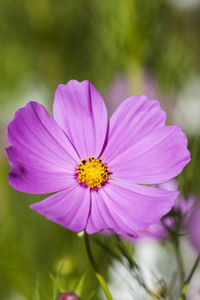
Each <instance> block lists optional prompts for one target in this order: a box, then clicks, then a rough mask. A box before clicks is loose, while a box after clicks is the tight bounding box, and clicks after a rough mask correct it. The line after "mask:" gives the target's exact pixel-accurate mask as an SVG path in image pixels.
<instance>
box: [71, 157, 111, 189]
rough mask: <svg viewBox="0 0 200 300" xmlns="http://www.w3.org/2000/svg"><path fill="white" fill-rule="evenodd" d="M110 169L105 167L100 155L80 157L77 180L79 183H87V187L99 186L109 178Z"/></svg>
mask: <svg viewBox="0 0 200 300" xmlns="http://www.w3.org/2000/svg"><path fill="white" fill-rule="evenodd" d="M109 171H110V169H108V168H107V167H106V164H105V162H104V161H103V159H102V157H100V158H98V159H95V157H94V156H89V158H88V160H86V159H85V158H81V163H79V164H78V166H77V169H76V173H77V180H78V182H80V183H83V184H87V185H88V187H89V188H91V189H93V188H101V187H102V185H103V184H104V183H105V182H106V181H107V180H108V179H110V176H109V175H110V172H109Z"/></svg>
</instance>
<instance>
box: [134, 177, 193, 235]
mask: <svg viewBox="0 0 200 300" xmlns="http://www.w3.org/2000/svg"><path fill="white" fill-rule="evenodd" d="M158 187H159V188H161V189H164V190H168V191H175V190H177V188H178V184H177V182H176V181H175V180H171V181H169V182H165V183H162V184H159V185H158ZM194 206H195V198H194V197H193V196H189V197H188V198H187V199H186V198H185V197H183V196H181V197H178V198H177V199H176V202H175V204H174V206H173V208H172V210H171V211H170V213H169V214H167V215H165V216H163V217H162V219H161V220H160V221H159V222H158V223H156V224H153V225H151V226H149V228H147V229H146V230H144V231H142V232H141V233H140V234H139V237H140V239H142V238H150V239H155V240H160V239H165V238H169V237H170V233H177V232H179V233H182V234H184V233H187V231H188V223H189V220H190V217H191V213H192V210H193V208H194Z"/></svg>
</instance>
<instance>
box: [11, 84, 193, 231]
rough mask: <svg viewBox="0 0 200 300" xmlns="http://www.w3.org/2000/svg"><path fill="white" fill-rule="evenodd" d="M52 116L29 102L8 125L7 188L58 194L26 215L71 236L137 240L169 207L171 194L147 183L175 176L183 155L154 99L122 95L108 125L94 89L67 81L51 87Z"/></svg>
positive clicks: (181, 142) (183, 143)
mask: <svg viewBox="0 0 200 300" xmlns="http://www.w3.org/2000/svg"><path fill="white" fill-rule="evenodd" d="M53 115H54V119H53V118H52V117H51V116H50V115H49V113H48V112H47V111H46V109H45V108H44V107H43V106H42V105H40V104H39V103H37V102H29V103H28V104H27V105H26V106H25V107H24V108H21V109H19V110H18V111H17V112H16V114H15V117H14V120H13V121H12V122H11V123H10V124H9V125H8V142H9V144H10V147H9V148H7V155H8V159H9V162H10V164H11V166H12V170H11V172H10V174H9V182H10V184H11V186H12V187H13V188H15V189H17V190H19V191H22V192H26V193H32V194H42V193H53V192H57V193H55V194H53V195H51V196H50V197H48V198H46V199H45V200H43V201H41V202H38V203H35V204H32V205H31V208H32V209H33V210H35V211H36V212H38V213H40V214H42V215H44V216H45V217H46V218H48V219H49V220H51V221H53V222H56V223H58V224H60V225H61V226H63V227H65V228H68V229H70V230H73V231H76V232H79V231H82V230H86V232H87V233H88V234H92V233H95V232H99V231H114V232H117V233H123V234H125V235H132V236H136V235H137V232H138V231H141V230H144V229H145V228H147V227H148V226H149V225H150V224H153V223H156V222H158V220H159V219H160V218H161V217H162V216H163V215H165V214H166V213H167V212H168V211H169V210H170V209H171V207H172V206H173V204H174V202H175V199H176V197H177V195H178V192H177V191H166V190H161V189H159V188H156V187H151V186H146V185H149V184H159V183H162V182H166V181H168V180H170V179H171V178H173V177H175V176H176V175H178V174H179V173H180V172H181V171H182V169H183V167H184V166H185V165H186V164H187V163H188V162H189V161H190V153H189V151H188V150H187V138H186V136H185V134H184V133H183V132H182V131H181V129H180V127H178V126H174V125H173V126H165V119H166V114H165V112H163V111H162V110H161V108H160V105H159V103H158V102H157V101H150V100H148V99H147V97H145V96H133V97H130V98H127V99H126V100H124V102H123V103H122V104H121V105H120V106H119V107H118V109H117V110H116V111H115V113H114V114H113V115H112V117H111V119H110V120H109V121H108V120H107V111H106V107H105V104H104V101H103V99H102V97H101V95H100V94H99V93H98V91H97V90H96V89H95V87H94V86H93V85H92V84H91V83H90V82H89V81H83V82H78V81H76V80H71V81H69V82H68V83H67V84H66V85H63V84H61V85H59V86H58V88H57V90H56V93H55V100H54V105H53Z"/></svg>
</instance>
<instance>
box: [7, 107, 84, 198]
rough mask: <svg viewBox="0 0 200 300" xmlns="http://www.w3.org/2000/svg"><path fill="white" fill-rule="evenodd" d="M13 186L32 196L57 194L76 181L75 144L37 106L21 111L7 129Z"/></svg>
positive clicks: (44, 110) (10, 176)
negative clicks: (70, 182) (69, 183)
mask: <svg viewBox="0 0 200 300" xmlns="http://www.w3.org/2000/svg"><path fill="white" fill-rule="evenodd" d="M8 141H9V143H10V145H11V146H10V147H9V148H8V149H6V150H7V155H8V159H9V162H10V164H11V166H12V170H11V172H10V174H9V182H10V184H11V185H12V186H13V187H14V188H15V189H17V190H19V191H22V192H27V193H33V194H41V193H50V192H55V191H58V190H61V189H64V188H65V187H66V184H67V183H68V182H69V181H72V180H74V173H75V168H76V165H77V163H78V162H79V157H78V155H77V153H76V151H75V150H74V148H73V146H72V144H71V143H70V141H69V140H68V138H67V137H66V135H65V134H64V132H63V131H62V129H61V128H60V127H59V126H58V125H57V123H56V122H55V121H54V120H53V119H52V117H51V116H50V115H49V114H48V112H47V111H46V109H45V108H44V107H43V106H42V105H40V104H39V103H36V102H30V103H28V104H27V105H26V106H25V107H24V108H21V109H19V110H18V111H17V112H16V114H15V117H14V120H13V121H12V122H11V123H10V124H9V125H8Z"/></svg>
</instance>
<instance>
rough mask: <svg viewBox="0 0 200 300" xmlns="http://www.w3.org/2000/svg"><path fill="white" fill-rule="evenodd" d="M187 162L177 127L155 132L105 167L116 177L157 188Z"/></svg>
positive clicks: (188, 156) (187, 156)
mask: <svg viewBox="0 0 200 300" xmlns="http://www.w3.org/2000/svg"><path fill="white" fill-rule="evenodd" d="M189 161H190V153H189V151H188V149H187V138H186V135H185V134H184V133H183V132H182V130H181V128H180V127H178V126H163V127H158V128H155V129H154V130H153V131H152V132H151V133H150V134H148V135H147V136H146V137H144V138H143V139H142V140H140V141H138V142H137V143H136V144H135V145H133V146H132V147H130V148H129V149H128V150H126V151H125V152H123V153H122V154H120V155H119V156H117V157H116V158H115V159H113V160H112V161H111V162H109V164H108V166H109V168H110V170H111V172H113V174H114V176H115V177H118V178H123V179H131V180H132V181H133V182H135V183H140V184H158V183H162V182H166V181H168V180H170V179H171V178H173V177H175V176H177V175H178V174H179V173H180V172H181V171H182V169H183V168H184V166H185V165H186V164H187V163H188V162H189Z"/></svg>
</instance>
